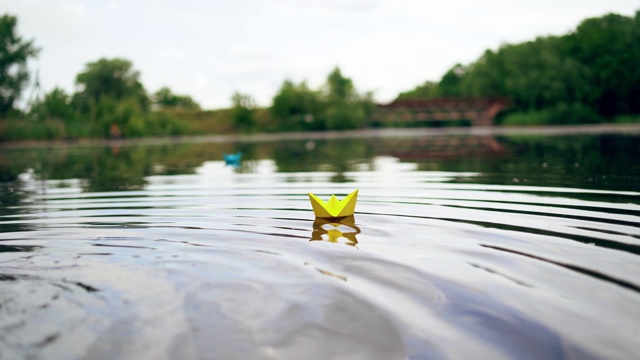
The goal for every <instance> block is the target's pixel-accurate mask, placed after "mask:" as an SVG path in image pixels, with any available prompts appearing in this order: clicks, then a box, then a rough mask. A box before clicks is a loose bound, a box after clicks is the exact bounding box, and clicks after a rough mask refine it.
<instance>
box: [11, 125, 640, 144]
mask: <svg viewBox="0 0 640 360" xmlns="http://www.w3.org/2000/svg"><path fill="white" fill-rule="evenodd" d="M588 134H640V123H630V124H588V125H555V126H486V127H485V126H476V127H450V128H427V127H425V128H380V129H371V128H370V129H358V130H344V131H309V132H280V133H261V134H225V135H189V136H175V137H148V138H145V137H140V138H130V139H120V140H112V139H97V138H82V139H72V140H53V141H41V140H37V141H9V142H0V148H5V149H7V148H30V147H73V146H110V145H117V146H134V145H165V144H178V143H229V142H263V141H280V140H323V139H349V138H393V137H412V138H415V137H441V136H497V135H534V136H537V135H546V136H560V135H588Z"/></svg>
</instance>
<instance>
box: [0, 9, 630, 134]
mask: <svg viewBox="0 0 640 360" xmlns="http://www.w3.org/2000/svg"><path fill="white" fill-rule="evenodd" d="M17 24H18V21H17V18H16V17H15V16H12V15H8V14H6V15H3V16H2V17H0V141H11V140H30V139H76V138H85V137H106V138H122V137H140V136H177V135H190V134H215V133H235V132H274V131H321V130H345V129H358V128H364V127H367V126H369V125H370V119H371V115H372V113H373V112H374V111H375V108H376V104H375V102H374V100H373V94H372V93H370V92H369V93H360V92H358V90H357V89H356V86H355V85H354V83H353V81H352V80H351V79H350V78H348V77H346V76H344V75H343V74H342V72H341V71H340V69H339V68H337V67H336V68H334V69H333V70H332V71H331V72H330V73H329V74H328V76H327V79H326V82H325V83H324V84H323V85H322V86H321V87H320V88H317V89H313V88H311V87H309V86H308V84H307V83H306V82H305V81H302V82H300V83H295V82H294V81H292V80H290V79H287V80H284V82H283V83H282V85H281V87H280V89H279V90H278V91H277V93H276V94H275V95H274V97H273V100H272V103H271V104H270V106H268V107H258V106H257V105H256V103H255V101H254V100H253V98H252V97H251V96H250V95H249V94H245V93H242V92H239V91H237V92H236V93H235V94H234V95H233V97H232V102H233V107H232V108H230V109H219V110H202V109H201V108H200V105H199V104H198V103H197V102H196V101H194V100H193V99H192V98H191V97H190V96H188V95H182V94H175V93H174V92H173V91H172V90H171V89H170V88H168V87H162V88H160V89H159V90H157V91H156V92H154V93H149V92H148V91H147V89H145V87H144V85H143V84H142V83H141V81H140V72H139V71H138V70H137V69H135V67H134V66H133V64H132V63H131V62H130V61H129V60H126V59H122V58H111V59H107V58H101V59H98V60H97V61H94V62H89V63H87V64H86V65H85V67H84V69H82V71H81V72H80V73H78V75H77V76H76V79H75V83H76V91H75V92H74V93H73V94H67V93H66V92H65V91H64V90H63V89H60V88H54V89H53V90H51V91H50V92H48V93H46V94H36V96H35V98H33V99H30V101H29V103H28V104H27V108H26V109H20V107H19V106H18V101H19V99H20V98H21V95H23V93H24V92H25V90H27V89H28V88H29V86H30V84H31V83H33V84H37V80H38V79H37V75H36V76H34V75H33V74H30V73H29V71H28V67H27V63H28V61H29V60H30V59H32V58H35V57H36V56H37V55H38V53H39V51H40V49H38V48H37V47H36V46H35V45H34V42H33V40H25V39H23V38H21V37H20V36H19V34H18V29H17ZM638 64H640V11H639V12H637V13H636V14H635V16H634V17H627V16H621V15H616V14H608V15H605V16H602V17H597V18H591V19H586V20H584V21H583V22H582V23H581V24H580V25H579V26H578V27H577V28H576V29H575V30H574V31H572V32H570V33H568V34H566V35H563V36H546V37H539V38H537V39H535V40H532V41H528V42H524V43H519V44H503V45H502V46H501V47H500V48H499V49H497V50H495V51H494V50H486V51H485V53H484V54H482V56H480V58H479V59H478V60H476V61H475V62H472V63H470V64H466V65H464V64H456V65H454V66H453V67H452V68H451V69H450V70H449V71H447V72H446V73H445V74H444V75H443V76H442V78H441V79H440V80H439V81H426V82H425V83H424V84H422V85H420V86H418V87H416V88H415V89H413V90H410V91H407V92H403V93H401V94H400V95H399V96H398V98H399V99H433V98H456V97H457V98H466V97H494V96H496V97H506V98H509V99H510V101H511V106H510V108H509V109H508V110H507V111H505V112H503V113H502V114H500V116H499V117H498V118H497V119H496V122H497V124H499V125H532V124H546V125H554V124H584V123H599V122H632V121H640V115H639V114H640V67H639V66H638ZM40 95H41V96H40Z"/></svg>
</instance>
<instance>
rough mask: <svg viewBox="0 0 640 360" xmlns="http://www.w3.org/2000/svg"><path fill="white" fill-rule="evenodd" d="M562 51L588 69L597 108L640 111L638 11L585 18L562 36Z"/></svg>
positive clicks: (604, 111)
mask: <svg viewBox="0 0 640 360" xmlns="http://www.w3.org/2000/svg"><path fill="white" fill-rule="evenodd" d="M565 42H566V53H567V55H568V56H571V57H572V58H575V59H576V60H577V61H579V62H580V63H582V64H584V65H585V66H587V67H588V68H589V70H590V72H589V81H590V82H592V83H593V84H594V85H595V90H596V93H595V101H596V106H597V108H598V111H599V112H600V113H601V114H602V115H605V116H613V115H615V114H619V113H628V112H632V111H636V112H637V111H640V105H638V104H639V103H640V97H639V96H640V68H639V66H638V64H640V11H638V12H636V15H635V19H634V18H629V17H626V16H622V15H617V14H608V15H605V16H602V17H599V18H592V19H587V20H585V21H583V22H582V23H580V25H579V26H578V28H577V29H576V31H575V32H573V33H572V34H569V35H568V36H567V37H566V40H565Z"/></svg>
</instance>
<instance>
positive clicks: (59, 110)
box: [31, 87, 76, 122]
mask: <svg viewBox="0 0 640 360" xmlns="http://www.w3.org/2000/svg"><path fill="white" fill-rule="evenodd" d="M31 114H33V115H36V118H38V119H47V118H49V119H60V120H63V121H65V122H69V121H73V120H75V118H76V113H75V111H74V109H73V107H72V106H71V97H70V96H69V95H67V93H65V92H64V90H63V89H61V88H58V87H56V88H54V89H53V90H51V91H50V92H49V93H48V94H46V95H45V97H44V99H42V101H40V102H39V103H36V104H33V106H32V107H31Z"/></svg>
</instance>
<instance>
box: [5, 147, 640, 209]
mask: <svg viewBox="0 0 640 360" xmlns="http://www.w3.org/2000/svg"><path fill="white" fill-rule="evenodd" d="M237 151H242V153H243V158H242V160H243V162H244V161H253V160H264V159H272V160H273V161H274V162H275V165H276V167H277V171H279V172H314V171H326V172H331V173H333V176H332V179H331V180H332V181H334V182H344V181H349V178H348V176H346V175H345V174H346V173H348V172H349V171H357V170H359V169H367V168H368V169H371V168H372V167H371V164H373V161H374V159H375V157H377V156H393V157H395V158H398V159H399V160H400V161H401V162H411V163H415V164H417V166H418V170H424V171H451V172H476V173H479V174H480V175H479V176H477V177H474V178H473V179H463V178H461V179H459V180H457V181H473V182H480V183H488V184H508V185H513V184H519V185H537V186H568V187H579V188H599V189H616V190H639V189H640V184H638V183H637V182H633V181H631V179H638V176H640V169H639V167H640V165H639V164H638V162H637V159H638V158H640V138H639V137H637V136H624V135H601V136H565V137H536V136H527V137H515V136H509V137H500V138H493V137H442V138H370V139H365V138H352V139H321V140H291V141H267V142H239V143H208V144H207V143H180V144H168V145H154V146H131V145H129V146H118V143H114V144H113V145H112V146H107V147H84V148H83V147H55V148H31V149H3V151H2V152H0V174H2V175H1V180H2V182H3V183H5V184H10V186H12V187H16V186H18V187H19V182H18V181H17V178H18V175H19V174H21V173H23V172H25V171H26V170H27V169H32V170H33V173H34V176H35V178H36V179H40V180H49V179H82V180H83V182H82V184H84V185H83V186H84V189H83V190H85V191H123V190H136V189H142V188H143V187H144V186H145V184H146V183H145V178H146V177H147V176H150V175H176V174H192V173H194V171H195V169H196V168H197V167H199V166H201V165H202V163H204V162H205V161H222V155H223V154H224V153H235V152H237ZM244 171H249V172H250V171H252V169H251V168H250V167H245V168H243V172H244ZM7 186H9V185H7ZM3 192H4V193H5V194H11V193H10V192H6V191H3ZM11 196H14V195H5V197H7V198H6V199H5V200H4V201H5V202H4V204H10V203H12V202H13V203H15V202H16V201H19V198H10V197H11ZM15 196H18V197H19V195H15Z"/></svg>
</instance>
